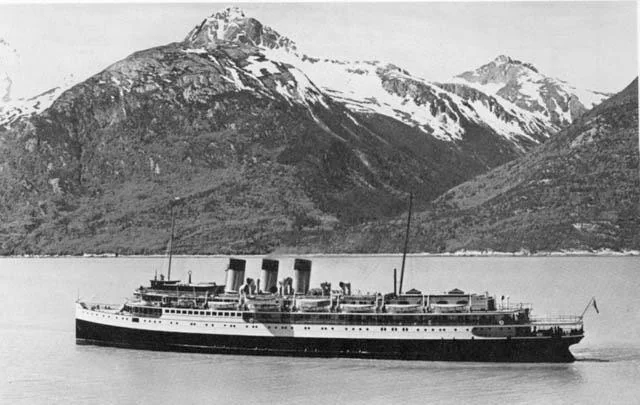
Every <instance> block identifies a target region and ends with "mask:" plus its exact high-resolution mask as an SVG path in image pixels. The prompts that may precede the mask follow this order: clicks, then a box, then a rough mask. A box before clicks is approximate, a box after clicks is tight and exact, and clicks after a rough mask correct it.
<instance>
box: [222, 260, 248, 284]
mask: <svg viewBox="0 0 640 405" xmlns="http://www.w3.org/2000/svg"><path fill="white" fill-rule="evenodd" d="M246 264H247V261H246V260H243V259H234V258H231V259H229V268H228V269H227V277H226V282H225V286H224V291H225V292H237V291H238V289H239V288H240V286H241V285H242V281H243V280H244V269H245V267H246Z"/></svg>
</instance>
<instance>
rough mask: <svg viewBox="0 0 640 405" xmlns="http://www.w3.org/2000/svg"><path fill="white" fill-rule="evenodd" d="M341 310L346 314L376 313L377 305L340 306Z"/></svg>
mask: <svg viewBox="0 0 640 405" xmlns="http://www.w3.org/2000/svg"><path fill="white" fill-rule="evenodd" d="M340 310H341V311H342V312H346V313H357V314H362V313H370V312H376V305H375V304H340Z"/></svg>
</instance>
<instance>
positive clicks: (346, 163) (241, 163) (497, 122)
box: [0, 8, 549, 254]
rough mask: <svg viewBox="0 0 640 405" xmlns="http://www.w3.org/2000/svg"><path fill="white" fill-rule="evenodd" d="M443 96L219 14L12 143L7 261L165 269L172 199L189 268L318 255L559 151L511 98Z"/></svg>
mask: <svg viewBox="0 0 640 405" xmlns="http://www.w3.org/2000/svg"><path fill="white" fill-rule="evenodd" d="M331 69H333V70H331ZM327 72H328V73H331V75H333V77H334V78H335V83H338V86H336V85H335V83H332V81H331V79H330V77H331V75H328V74H327ZM332 72H333V73H332ZM322 74H325V76H326V77H325V78H324V80H323V79H322ZM343 85H344V86H343ZM332 86H333V87H332ZM445 87H446V86H445V85H444V84H435V83H430V82H427V81H425V80H423V79H419V78H416V77H414V76H412V75H410V74H409V73H408V72H406V71H404V70H402V69H401V68H398V67H395V66H393V65H390V64H383V63H379V62H353V63H347V62H340V61H320V60H315V59H312V58H309V57H308V56H305V55H304V54H300V53H299V51H298V50H297V46H296V44H295V43H294V42H293V41H291V40H290V39H288V38H286V37H283V36H281V35H280V34H278V33H277V32H276V31H274V30H273V29H271V28H269V27H265V26H263V25H262V24H261V23H260V22H258V21H257V20H255V19H252V18H249V17H246V16H244V14H243V13H242V11H240V10H239V9H236V8H230V9H226V10H223V11H222V12H220V13H216V14H214V15H212V16H211V17H209V18H207V19H205V20H204V21H203V22H202V23H201V24H199V25H198V26H196V27H195V28H194V29H193V30H192V31H191V32H190V33H188V35H187V36H186V38H185V39H184V40H183V41H181V42H176V43H171V44H167V45H165V46H160V47H156V48H152V49H147V50H143V51H139V52H136V53H134V54H132V55H130V56H129V57H127V58H125V59H123V60H121V61H119V62H116V63H114V64H113V65H111V66H109V67H108V68H106V69H105V70H104V71H102V72H100V73H98V74H96V75H94V76H92V77H91V78H89V79H87V80H85V81H83V82H81V83H78V84H77V85H75V86H72V87H71V88H69V89H68V90H66V91H64V92H62V93H61V95H60V96H58V97H57V98H55V100H54V101H53V103H52V104H51V105H50V107H48V108H47V109H45V110H44V111H42V112H39V113H37V114H33V115H28V116H21V117H18V119H16V120H13V121H12V122H11V124H10V125H5V126H4V128H2V127H0V157H1V159H0V188H1V189H3V190H5V192H4V193H2V194H0V251H1V252H2V253H5V254H25V253H49V254H58V253H66V254H73V253H76V254H77V253H83V252H120V253H138V254H139V253H159V252H162V251H163V250H164V246H165V243H166V239H167V233H166V232H167V229H168V228H169V223H170V218H169V212H170V210H169V202H172V201H174V200H175V198H176V197H180V205H179V214H178V223H177V232H178V235H179V236H178V238H177V240H176V243H175V245H174V247H175V248H176V251H177V252H184V253H239V252H244V253H264V252H270V251H273V250H275V249H278V248H280V247H287V246H302V249H304V246H307V247H310V248H313V247H314V246H318V245H319V244H323V243H327V242H329V241H331V240H333V239H332V238H333V237H334V235H336V234H340V232H344V230H348V229H352V228H351V227H352V226H353V225H354V224H362V223H367V222H368V221H372V220H375V219H379V218H389V217H393V216H394V215H397V214H399V213H400V212H402V210H404V208H405V196H406V193H407V192H408V191H410V190H413V191H414V192H415V193H416V200H417V201H418V202H419V203H418V206H419V207H424V206H425V205H426V204H428V203H429V202H430V201H432V200H434V199H436V198H437V197H438V196H439V195H441V194H442V193H444V192H445V191H447V190H449V189H451V188H452V187H454V186H456V185H458V184H460V183H462V182H464V181H465V180H469V179H471V178H473V177H474V176H476V175H478V174H481V173H484V172H486V171H487V170H489V169H491V168H494V167H497V166H499V165H501V164H504V163H507V162H509V161H511V160H513V159H514V158H517V157H518V156H522V155H523V154H524V152H525V151H526V150H528V149H530V148H531V147H533V146H534V145H536V144H537V143H539V142H540V141H541V140H544V139H546V137H548V136H549V132H548V128H547V127H546V126H545V125H546V124H545V121H544V120H540V119H538V118H537V117H536V116H535V114H533V113H532V112H530V111H527V110H525V109H522V108H519V107H517V106H516V105H515V104H513V103H510V102H509V101H507V100H505V99H504V98H502V97H500V96H493V95H487V94H485V93H483V92H481V91H480V90H477V89H475V88H473V87H471V86H462V85H455V86H454V87H453V88H452V90H447V89H446V88H445ZM318 241H320V242H318ZM345 246H347V244H345Z"/></svg>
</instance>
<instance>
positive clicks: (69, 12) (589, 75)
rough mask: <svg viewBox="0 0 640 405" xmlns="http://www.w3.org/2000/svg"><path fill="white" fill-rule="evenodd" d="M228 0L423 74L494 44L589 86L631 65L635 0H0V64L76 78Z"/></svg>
mask: <svg viewBox="0 0 640 405" xmlns="http://www.w3.org/2000/svg"><path fill="white" fill-rule="evenodd" d="M0 1H2V0H0ZM229 5H236V6H239V7H241V8H242V9H244V11H245V14H247V15H248V16H251V17H254V18H256V19H257V20H259V21H261V22H262V23H263V24H264V25H268V26H271V27H272V28H274V29H275V30H276V31H278V32H280V34H282V35H285V36H287V37H289V38H291V39H292V40H294V41H295V42H296V43H297V45H298V49H299V50H300V51H302V52H303V53H306V54H307V55H310V56H315V57H331V58H336V59H347V60H365V59H366V60H380V61H385V62H391V63H394V64H396V65H398V66H400V67H402V68H404V69H406V70H408V71H409V72H411V73H412V74H414V75H416V76H419V77H423V78H425V79H428V80H433V81H445V80H447V79H449V78H451V77H452V76H454V75H456V74H459V73H462V72H464V71H467V70H472V69H475V68H477V67H479V66H481V65H483V64H485V63H488V62H489V61H491V60H493V59H494V58H495V57H497V56H498V55H501V54H506V55H509V56H511V57H512V58H515V59H519V60H522V61H526V62H530V63H532V64H533V65H535V66H536V67H537V68H538V70H539V71H540V72H541V73H543V74H545V75H547V76H551V77H555V78H559V79H562V80H566V81H568V82H569V83H571V84H573V85H575V86H577V87H580V88H587V89H592V90H599V91H606V92H616V91H619V90H621V89H623V88H624V87H625V86H626V85H627V84H628V83H629V82H631V80H633V78H635V77H636V76H637V75H638V40H637V37H638V28H637V25H638V22H637V19H638V12H637V9H636V7H637V5H636V3H635V2H575V1H572V2H524V3H516V2H491V3H486V2H472V3H466V2H453V3H452V2H444V3H438V2H413V3H398V2H393V3H363V2H356V3H343V2H330V3H327V2H325V3H238V2H231V3H229V2H226V3H214V2H207V3H195V4H191V3H178V4H176V3H160V4H149V3H123V2H120V3H116V4H95V3H94V4H86V3H82V4H81V3H75V4H47V3H44V4H43V3H39V4H26V5H24V4H7V3H1V4H0V39H4V40H5V41H6V42H8V43H9V44H10V45H11V46H12V47H13V48H15V49H16V50H17V52H18V54H19V59H18V60H17V61H14V62H12V63H11V66H9V67H8V68H7V70H8V71H10V76H11V78H12V80H13V86H12V97H13V98H18V97H28V96H33V95H35V94H37V93H40V92H42V91H45V90H48V89H49V88H52V87H54V86H56V85H58V84H60V83H63V82H64V81H65V80H66V81H71V82H78V81H81V80H84V79H86V78H88V77H90V76H91V75H93V74H95V73H98V72H99V71H101V70H102V69H104V68H106V67H107V66H109V65H110V64H112V63H114V62H116V61H118V60H121V59H123V58H125V57H126V56H127V55H129V54H131V53H133V52H135V51H138V50H142V49H147V48H150V47H153V46H159V45H164V44H167V43H170V42H177V41H181V40H182V39H184V37H185V36H186V35H187V33H188V32H189V31H190V30H191V28H193V27H194V26H195V25H197V24H198V23H200V22H201V21H202V20H203V19H204V18H205V17H207V16H208V15H210V14H212V13H214V12H216V11H218V10H220V9H223V8H224V7H227V6H229ZM1 68H2V67H0V69H1Z"/></svg>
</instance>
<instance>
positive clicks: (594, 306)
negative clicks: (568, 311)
mask: <svg viewBox="0 0 640 405" xmlns="http://www.w3.org/2000/svg"><path fill="white" fill-rule="evenodd" d="M591 305H593V308H594V309H595V310H596V312H597V313H600V311H598V307H597V306H596V297H591V299H590V300H589V302H588V303H587V306H586V307H584V311H582V315H580V319H582V318H584V314H586V313H587V311H588V310H589V307H590V306H591Z"/></svg>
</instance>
